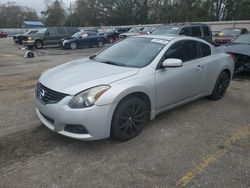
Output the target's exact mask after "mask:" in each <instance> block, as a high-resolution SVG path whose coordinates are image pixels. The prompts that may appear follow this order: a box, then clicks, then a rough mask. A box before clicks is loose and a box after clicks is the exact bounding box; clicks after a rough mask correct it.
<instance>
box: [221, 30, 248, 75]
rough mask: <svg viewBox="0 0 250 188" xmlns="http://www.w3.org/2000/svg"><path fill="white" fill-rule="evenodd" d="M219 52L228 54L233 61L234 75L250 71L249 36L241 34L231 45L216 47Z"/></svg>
mask: <svg viewBox="0 0 250 188" xmlns="http://www.w3.org/2000/svg"><path fill="white" fill-rule="evenodd" d="M218 49H219V50H221V51H223V52H226V53H227V54H230V55H231V56H232V57H233V59H234V61H235V73H239V72H242V71H250V34H249V33H248V34H243V35H240V36H238V37H237V38H236V39H234V40H233V41H232V42H231V43H228V44H226V45H222V46H220V47H218Z"/></svg>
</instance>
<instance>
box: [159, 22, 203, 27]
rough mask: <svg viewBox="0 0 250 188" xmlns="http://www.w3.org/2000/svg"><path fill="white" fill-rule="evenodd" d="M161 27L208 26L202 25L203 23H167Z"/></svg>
mask: <svg viewBox="0 0 250 188" xmlns="http://www.w3.org/2000/svg"><path fill="white" fill-rule="evenodd" d="M162 26H163V27H164V26H180V27H181V26H183V27H186V26H190V27H191V26H208V25H207V24H204V23H189V22H187V23H169V24H164V25H162Z"/></svg>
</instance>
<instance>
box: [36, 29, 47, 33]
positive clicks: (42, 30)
mask: <svg viewBox="0 0 250 188" xmlns="http://www.w3.org/2000/svg"><path fill="white" fill-rule="evenodd" d="M46 31H47V29H41V30H39V31H38V32H37V33H45V32H46Z"/></svg>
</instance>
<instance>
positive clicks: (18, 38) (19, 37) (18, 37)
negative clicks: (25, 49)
mask: <svg viewBox="0 0 250 188" xmlns="http://www.w3.org/2000/svg"><path fill="white" fill-rule="evenodd" d="M38 31H39V30H30V31H28V32H26V33H24V34H18V35H13V41H14V42H15V43H18V44H23V40H27V39H28V35H32V34H36V33H37V32H38Z"/></svg>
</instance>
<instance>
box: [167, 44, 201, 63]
mask: <svg viewBox="0 0 250 188" xmlns="http://www.w3.org/2000/svg"><path fill="white" fill-rule="evenodd" d="M199 57H200V55H199V50H198V43H197V42H196V41H193V40H185V41H179V42H176V43H175V44H173V45H172V46H171V47H170V48H169V49H168V50H167V52H166V54H165V59H168V58H176V59H181V60H182V61H183V62H187V61H191V60H194V59H197V58H199Z"/></svg>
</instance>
